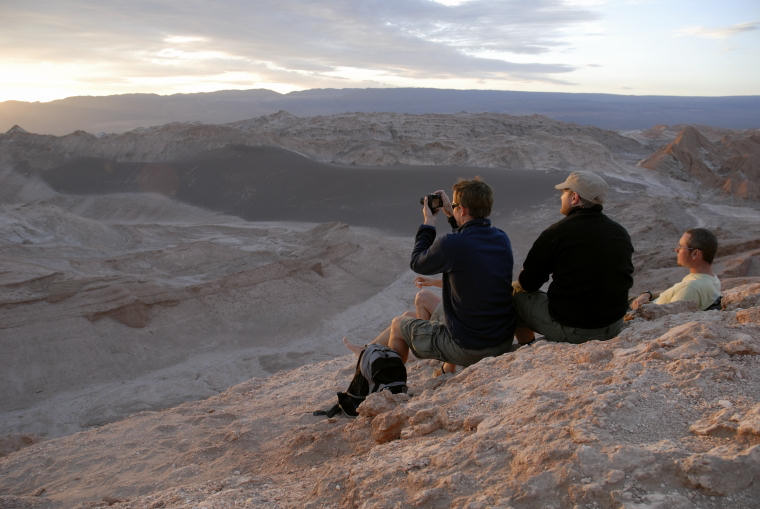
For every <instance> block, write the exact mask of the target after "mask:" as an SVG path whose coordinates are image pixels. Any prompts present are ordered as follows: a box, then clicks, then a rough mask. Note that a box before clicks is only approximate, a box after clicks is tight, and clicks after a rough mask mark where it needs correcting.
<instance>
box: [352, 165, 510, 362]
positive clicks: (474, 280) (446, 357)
mask: <svg viewBox="0 0 760 509" xmlns="http://www.w3.org/2000/svg"><path fill="white" fill-rule="evenodd" d="M436 194H438V195H439V196H440V197H441V200H442V207H441V208H442V209H443V210H444V213H445V214H446V215H447V216H449V220H450V221H449V222H450V223H453V224H456V226H457V228H456V229H455V230H454V232H452V233H450V234H448V235H444V236H441V237H438V238H436V229H435V226H434V225H435V216H434V214H435V212H434V211H432V210H431V208H430V207H429V206H428V199H427V198H425V200H424V204H423V207H422V214H423V219H424V223H423V224H422V225H421V226H420V227H419V229H418V230H417V236H416V238H415V245H414V249H413V250H412V257H411V268H412V270H413V271H415V272H417V273H418V274H425V275H432V274H438V273H442V274H443V277H442V283H441V284H442V292H441V304H442V309H443V314H442V316H441V317H440V318H441V320H440V321H431V320H428V319H423V318H417V316H416V315H415V313H411V312H407V313H404V314H403V315H401V316H397V317H395V318H394V319H393V320H392V321H391V325H390V327H389V328H388V329H386V330H385V331H383V332H382V333H380V335H379V336H377V337H376V338H375V340H374V341H373V342H374V343H381V344H385V345H387V346H390V347H391V348H393V349H394V350H395V351H396V352H398V353H399V355H401V358H402V359H403V360H404V361H405V362H406V360H407V358H408V355H409V350H410V349H411V351H412V352H413V353H414V355H415V356H417V357H418V358H421V359H438V360H440V361H443V362H444V363H448V365H449V366H451V365H461V366H469V365H470V364H474V363H475V362H478V361H479V360H480V359H482V358H484V357H491V356H497V355H500V354H502V353H505V352H509V351H511V350H512V337H513V335H514V329H515V320H516V318H515V312H514V307H513V305H512V287H511V284H510V283H511V280H512V265H513V259H512V246H511V243H510V240H509V237H507V235H506V233H504V232H503V231H501V230H499V229H498V228H494V227H493V226H491V222H490V220H489V219H488V216H489V215H490V213H491V207H492V206H493V192H492V191H491V188H490V187H489V186H488V184H486V183H485V182H483V181H482V180H480V179H478V178H475V179H473V180H461V181H459V182H457V183H456V184H454V187H453V198H454V202H453V203H452V202H450V201H449V198H448V196H447V195H446V193H445V192H443V191H437V192H436ZM452 218H453V219H452ZM415 304H418V303H415ZM419 304H420V306H422V308H423V309H422V310H420V307H419V306H418V313H420V314H421V316H424V315H426V314H427V313H432V311H433V310H434V306H433V304H436V303H432V302H431V303H428V305H425V304H423V303H419ZM344 343H345V344H346V346H348V347H349V349H352V350H353V349H354V348H355V346H354V345H352V344H351V343H349V342H348V341H347V340H346V339H344ZM451 367H453V366H451ZM446 371H449V372H450V371H452V370H451V368H446Z"/></svg>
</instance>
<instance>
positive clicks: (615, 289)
mask: <svg viewBox="0 0 760 509" xmlns="http://www.w3.org/2000/svg"><path fill="white" fill-rule="evenodd" d="M555 188H556V189H559V190H561V191H562V196H561V197H560V201H561V207H560V212H561V213H562V214H564V215H565V216H566V217H565V218H564V219H562V220H561V221H559V222H557V223H555V224H553V225H552V226H550V227H549V228H547V229H546V230H544V231H543V232H542V233H541V235H539V237H538V239H536V241H535V242H534V243H533V247H531V249H530V251H529V252H528V256H527V257H526V258H525V262H524V264H523V269H522V271H521V272H520V276H519V278H518V281H516V282H515V284H514V286H515V291H516V292H515V295H514V302H515V307H516V308H517V315H518V328H517V331H516V333H515V335H516V337H517V341H518V342H519V343H520V344H525V343H530V342H531V341H533V339H534V337H535V335H534V332H538V333H540V334H543V336H544V339H546V340H549V341H563V342H569V343H583V342H584V341H588V340H592V339H598V340H606V339H610V338H612V337H614V336H616V335H617V334H618V333H619V332H620V330H621V329H622V328H623V317H624V315H625V313H626V311H627V310H628V290H629V289H630V288H631V286H632V284H633V263H632V261H631V256H632V255H633V245H632V244H631V237H630V236H629V235H628V232H627V231H626V230H625V228H623V227H622V226H621V225H619V224H618V223H616V222H615V221H613V220H612V219H610V218H609V217H607V216H606V215H604V214H603V213H602V203H603V201H604V195H605V193H606V191H607V183H606V182H605V181H604V180H603V179H602V178H601V177H599V176H597V175H595V174H593V173H586V172H574V173H571V174H570V175H569V176H568V177H567V180H565V181H564V182H562V183H561V184H558V185H556V186H555ZM550 275H551V278H552V282H551V284H550V285H549V289H548V291H547V292H546V293H544V292H541V291H539V289H540V288H541V286H542V285H543V284H544V283H545V282H546V281H548V280H549V276H550Z"/></svg>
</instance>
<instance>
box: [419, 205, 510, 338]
mask: <svg viewBox="0 0 760 509" xmlns="http://www.w3.org/2000/svg"><path fill="white" fill-rule="evenodd" d="M512 265H513V259H512V245H511V243H510V241H509V237H507V234H506V233H504V232H503V231H501V230H499V229H498V228H494V227H492V226H491V221H490V220H488V219H473V220H471V221H469V222H467V223H466V224H464V225H463V226H462V227H460V228H459V229H458V230H456V231H454V232H453V233H450V234H448V235H445V236H443V237H439V238H438V239H436V231H435V228H434V227H432V226H428V225H424V224H423V225H421V226H420V227H419V229H418V230H417V236H416V238H415V244H414V250H413V251H412V261H411V264H410V266H411V268H412V270H413V271H415V272H417V273H418V274H424V275H432V274H438V273H443V292H442V300H443V310H444V313H445V317H446V325H447V326H448V328H449V330H450V331H451V334H452V336H453V338H454V340H455V341H456V342H457V344H458V345H459V346H461V347H462V348H467V349H470V350H482V349H485V348H490V347H494V346H496V345H499V344H501V343H503V342H504V341H509V342H511V341H512V336H513V334H514V330H515V311H514V306H513V304H512Z"/></svg>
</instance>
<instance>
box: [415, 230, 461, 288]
mask: <svg viewBox="0 0 760 509" xmlns="http://www.w3.org/2000/svg"><path fill="white" fill-rule="evenodd" d="M447 243H448V236H445V237H441V238H439V239H436V238H435V228H433V227H432V226H428V225H421V226H420V228H419V229H418V230H417V236H416V238H415V242H414V249H413V250H412V261H411V263H410V264H409V266H410V268H411V269H412V270H413V271H414V272H416V273H417V274H424V275H428V276H429V275H432V274H440V273H441V272H446V271H448V270H450V268H451V259H450V257H449V256H447V252H446V251H447V248H446V245H447Z"/></svg>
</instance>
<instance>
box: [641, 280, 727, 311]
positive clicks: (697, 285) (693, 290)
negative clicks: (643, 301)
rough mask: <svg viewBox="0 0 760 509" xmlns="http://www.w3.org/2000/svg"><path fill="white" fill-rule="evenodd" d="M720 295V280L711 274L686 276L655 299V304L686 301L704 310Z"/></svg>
mask: <svg viewBox="0 0 760 509" xmlns="http://www.w3.org/2000/svg"><path fill="white" fill-rule="evenodd" d="M719 295H720V280H719V279H718V278H717V276H714V275H712V274H687V275H686V277H685V278H683V279H682V280H681V282H680V283H676V284H674V285H673V286H671V287H670V288H668V289H667V290H665V291H664V292H662V293H661V294H660V296H659V297H657V299H655V301H654V302H655V304H670V303H671V302H678V301H682V300H688V301H691V302H696V303H697V306H699V309H706V308H708V307H710V304H712V303H713V302H715V299H717V298H718V296H719Z"/></svg>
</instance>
